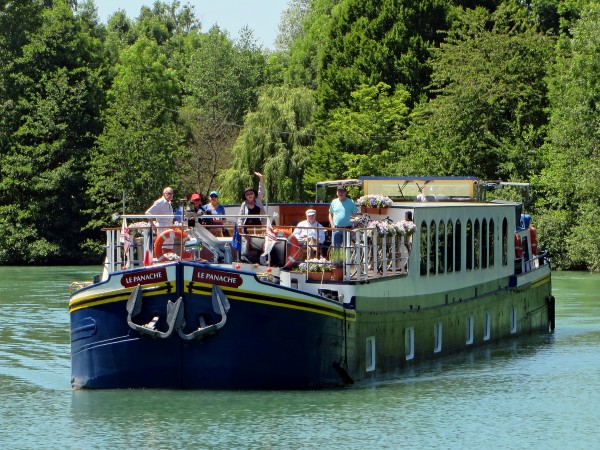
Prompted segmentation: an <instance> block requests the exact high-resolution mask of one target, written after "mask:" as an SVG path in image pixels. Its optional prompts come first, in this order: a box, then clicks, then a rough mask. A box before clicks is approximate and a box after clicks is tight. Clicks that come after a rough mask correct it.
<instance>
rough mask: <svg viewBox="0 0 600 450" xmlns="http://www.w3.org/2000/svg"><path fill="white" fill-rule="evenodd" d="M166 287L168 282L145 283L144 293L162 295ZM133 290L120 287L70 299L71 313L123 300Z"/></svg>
mask: <svg viewBox="0 0 600 450" xmlns="http://www.w3.org/2000/svg"><path fill="white" fill-rule="evenodd" d="M170 284H172V283H170ZM151 288H163V289H158V290H157V289H152V290H150V289H151ZM164 289H167V284H166V283H155V284H148V285H145V287H144V288H142V291H143V292H144V295H145V296H146V297H153V296H155V295H161V294H162V293H163V290H164ZM132 291H133V289H126V288H125V289H119V290H115V291H110V292H100V293H97V294H93V295H88V296H85V297H83V296H82V297H81V298H74V299H71V300H70V301H69V313H72V312H74V311H77V310H79V309H85V308H90V307H92V306H98V305H106V304H109V303H116V302H122V301H124V300H127V299H128V298H129V296H130V295H131V292H132ZM94 299H96V300H95V301H94Z"/></svg>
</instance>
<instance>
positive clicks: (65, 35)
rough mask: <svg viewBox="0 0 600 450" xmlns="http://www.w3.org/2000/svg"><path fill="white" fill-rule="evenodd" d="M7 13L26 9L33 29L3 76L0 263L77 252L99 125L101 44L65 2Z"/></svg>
mask: <svg viewBox="0 0 600 450" xmlns="http://www.w3.org/2000/svg"><path fill="white" fill-rule="evenodd" d="M7 12H8V13H15V14H16V15H15V16H13V17H12V19H13V20H18V19H19V16H20V14H21V13H25V14H26V16H27V19H26V20H25V21H24V23H25V24H27V26H30V27H31V28H29V29H27V30H22V31H24V34H21V35H20V39H21V40H20V42H21V43H22V46H21V48H20V49H19V50H17V49H16V48H11V49H10V51H11V52H12V57H14V59H13V60H12V63H11V64H10V65H9V67H6V66H4V67H5V71H4V72H3V76H2V79H3V82H4V85H5V86H10V90H9V91H6V92H3V93H2V95H3V99H2V103H3V104H5V105H7V104H10V108H8V109H7V110H5V111H6V113H5V114H4V117H3V121H2V138H1V140H2V142H3V149H2V153H1V154H0V158H1V168H0V174H1V176H0V180H1V181H0V193H2V196H1V197H2V200H1V203H0V208H1V209H2V211H3V212H4V213H5V214H6V215H5V216H4V217H3V219H2V225H1V226H2V233H1V235H0V246H1V247H4V248H5V250H4V251H3V252H2V254H1V255H0V262H2V263H12V264H19V263H31V262H36V263H50V262H59V261H60V262H66V261H69V258H74V257H75V255H77V258H79V257H80V255H78V254H77V247H78V244H79V242H81V240H82V239H84V238H85V235H84V234H82V233H81V228H82V226H83V224H84V221H85V217H84V216H82V215H81V213H80V211H81V209H83V208H84V206H85V203H86V198H85V196H84V189H82V188H83V187H84V186H85V181H84V179H83V174H84V172H85V169H86V164H87V161H88V158H89V149H90V147H91V146H92V144H93V136H94V134H95V133H98V132H99V129H100V128H99V125H100V124H99V120H98V116H99V110H100V107H101V106H102V103H103V95H102V93H101V80H100V75H101V71H100V69H99V68H100V66H101V64H102V60H101V52H100V51H99V49H100V48H101V47H100V43H99V41H97V40H96V39H95V38H94V37H92V36H91V35H89V34H87V33H86V32H84V29H86V30H87V31H89V27H88V26H87V25H86V26H85V27H84V26H83V25H84V24H82V22H80V21H78V20H77V19H76V18H75V17H74V16H73V12H72V11H71V9H70V7H69V6H68V5H67V3H66V2H65V1H58V0H57V1H56V2H54V7H53V8H48V9H43V8H33V9H31V8H30V9H27V8H25V9H19V8H17V9H14V10H13V9H9V10H7ZM29 14H38V16H37V18H34V16H31V15H29ZM3 41H4V42H7V41H6V40H3ZM5 48H6V47H5ZM7 50H8V48H7ZM7 102H8V103H7ZM15 249H18V251H15Z"/></svg>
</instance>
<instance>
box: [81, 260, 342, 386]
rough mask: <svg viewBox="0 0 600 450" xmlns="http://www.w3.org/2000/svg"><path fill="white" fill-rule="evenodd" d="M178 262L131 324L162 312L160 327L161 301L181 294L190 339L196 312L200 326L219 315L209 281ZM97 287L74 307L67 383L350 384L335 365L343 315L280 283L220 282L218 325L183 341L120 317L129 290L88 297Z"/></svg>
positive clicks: (150, 291) (337, 307)
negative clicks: (224, 307)
mask: <svg viewBox="0 0 600 450" xmlns="http://www.w3.org/2000/svg"><path fill="white" fill-rule="evenodd" d="M177 266H178V267H177V272H176V274H177V276H176V277H177V279H175V280H172V279H169V280H168V281H167V283H164V284H163V285H158V286H154V285H152V286H148V287H147V289H146V290H145V291H144V289H143V290H142V294H143V301H142V305H143V306H142V308H141V311H140V313H139V314H138V316H137V317H136V320H137V321H138V322H139V323H148V322H150V321H151V320H152V318H153V317H160V319H159V321H158V328H159V329H161V328H162V329H163V330H165V329H166V328H167V326H166V324H164V323H162V324H161V321H163V319H164V318H165V316H166V305H167V303H168V302H169V301H174V300H176V299H178V298H181V301H182V305H183V311H184V314H183V317H184V320H185V324H184V325H182V326H181V331H182V334H183V335H189V334H191V333H192V332H193V331H194V328H197V325H194V324H197V323H198V319H199V317H203V320H204V322H205V323H217V322H218V321H219V319H220V317H219V316H218V314H217V313H216V312H215V309H214V307H213V304H212V299H211V289H210V287H208V286H207V285H202V284H197V285H196V286H191V287H190V280H189V279H188V280H183V276H184V275H183V273H184V271H183V266H184V265H183V264H178V265H177ZM113 276H115V277H121V276H122V274H113ZM250 276H251V275H250ZM109 282H110V280H109ZM100 288H101V286H96V289H95V288H94V286H90V287H89V288H87V290H89V291H90V294H89V295H88V299H89V300H85V301H83V302H81V303H80V304H79V305H77V304H76V305H75V307H72V311H71V330H72V332H71V351H72V385H73V387H75V388H91V389H102V388H177V389H179V388H182V389H258V388H266V387H268V388H270V389H297V388H313V387H323V386H339V385H343V384H345V383H347V382H348V380H347V378H346V377H345V372H344V370H343V369H340V367H342V366H343V365H344V358H345V355H344V345H343V342H344V322H345V321H344V313H343V307H342V306H341V305H340V304H339V303H337V302H334V301H329V302H327V301H324V300H323V299H318V301H314V302H306V301H304V300H297V299H296V300H295V299H293V298H291V297H290V296H289V293H286V292H285V290H283V289H278V290H279V291H281V292H283V293H284V294H288V296H286V297H284V298H278V297H277V296H273V295H262V294H258V293H256V292H242V291H240V290H238V289H237V288H235V287H226V286H224V287H223V293H224V294H225V295H226V296H227V297H228V300H229V303H230V310H229V312H228V313H227V323H226V325H225V326H223V327H222V328H221V329H220V330H218V331H216V332H214V333H211V334H207V335H205V336H202V337H201V338H199V339H198V338H195V339H190V340H186V339H184V338H182V336H181V335H180V334H178V333H176V332H173V333H172V334H171V335H170V336H169V337H166V338H161V337H153V336H151V335H147V334H145V333H144V332H143V331H144V330H142V331H141V332H140V331H139V330H134V329H132V327H131V326H129V324H128V321H127V315H128V312H127V302H128V299H129V297H130V296H131V294H130V291H129V290H124V291H125V292H124V293H120V292H115V290H112V289H111V290H108V291H107V292H106V293H105V294H103V295H92V293H91V292H92V291H94V290H100ZM305 297H306V296H305ZM86 302H87V304H88V305H89V306H88V305H86ZM94 303H96V304H94ZM328 303H329V304H328ZM77 306H79V308H78V309H77V308H76V307H77Z"/></svg>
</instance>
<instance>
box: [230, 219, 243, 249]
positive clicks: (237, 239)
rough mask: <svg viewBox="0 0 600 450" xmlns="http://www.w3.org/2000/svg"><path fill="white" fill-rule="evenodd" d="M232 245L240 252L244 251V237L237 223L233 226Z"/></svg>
mask: <svg viewBox="0 0 600 450" xmlns="http://www.w3.org/2000/svg"><path fill="white" fill-rule="evenodd" d="M231 246H232V247H233V248H235V249H236V250H237V252H238V253H240V252H241V251H242V237H241V236H240V233H239V231H238V226H237V223H236V224H235V226H234V227H233V238H232V239H231Z"/></svg>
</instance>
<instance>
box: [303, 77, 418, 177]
mask: <svg viewBox="0 0 600 450" xmlns="http://www.w3.org/2000/svg"><path fill="white" fill-rule="evenodd" d="M408 101H409V94H408V92H407V91H405V90H403V89H401V88H397V89H396V90H395V92H392V89H391V88H390V86H388V85H386V84H385V83H379V84H378V85H377V86H366V85H364V86H360V87H359V88H358V89H357V90H356V91H355V92H353V93H352V95H351V98H350V100H349V105H348V107H339V108H336V109H335V110H333V111H331V113H330V116H331V120H330V121H329V122H327V126H326V127H322V128H321V129H320V131H319V136H320V137H319V139H318V140H317V142H316V144H315V147H316V148H319V149H321V151H319V152H317V153H316V154H315V156H314V158H313V160H312V167H311V171H310V176H309V177H308V181H309V182H310V183H311V184H313V183H314V182H317V181H319V180H323V179H332V178H333V179H335V178H338V177H347V178H355V177H358V176H360V175H364V174H369V175H386V174H390V173H392V170H393V168H395V160H396V158H397V154H396V151H395V148H396V147H395V142H396V141H398V140H400V139H402V138H403V134H404V130H405V128H406V126H407V124H408V112H409V109H408V107H407V103H408Z"/></svg>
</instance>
